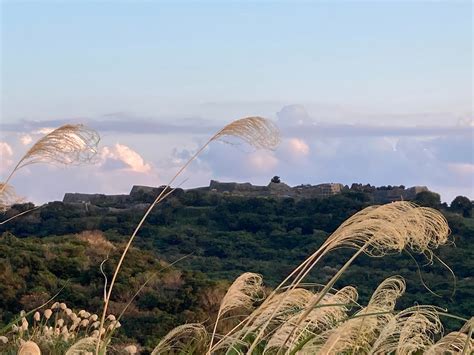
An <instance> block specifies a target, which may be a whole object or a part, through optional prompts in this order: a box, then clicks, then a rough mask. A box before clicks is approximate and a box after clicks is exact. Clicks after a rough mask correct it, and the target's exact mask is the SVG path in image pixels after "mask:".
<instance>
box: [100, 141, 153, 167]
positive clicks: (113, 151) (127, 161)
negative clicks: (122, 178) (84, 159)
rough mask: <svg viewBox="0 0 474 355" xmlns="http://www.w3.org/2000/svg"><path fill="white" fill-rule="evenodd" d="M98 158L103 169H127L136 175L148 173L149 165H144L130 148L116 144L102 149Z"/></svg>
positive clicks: (142, 160)
mask: <svg viewBox="0 0 474 355" xmlns="http://www.w3.org/2000/svg"><path fill="white" fill-rule="evenodd" d="M100 156H101V159H102V165H103V167H105V168H108V169H111V170H115V169H127V170H130V171H133V172H136V173H144V174H146V173H149V172H150V171H151V165H150V164H149V163H146V162H145V160H144V159H143V158H142V156H141V155H140V154H138V153H137V152H136V151H134V150H133V149H131V148H130V147H128V146H126V145H124V144H120V143H116V144H115V145H114V146H112V147H103V148H102V150H101V152H100Z"/></svg>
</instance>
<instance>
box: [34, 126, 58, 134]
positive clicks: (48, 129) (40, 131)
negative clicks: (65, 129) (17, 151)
mask: <svg viewBox="0 0 474 355" xmlns="http://www.w3.org/2000/svg"><path fill="white" fill-rule="evenodd" d="M54 130H55V128H53V127H42V128H39V129H37V130H35V131H33V132H32V134H42V135H46V134H50V133H51V132H52V131H54Z"/></svg>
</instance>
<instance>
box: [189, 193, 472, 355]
mask: <svg viewBox="0 0 474 355" xmlns="http://www.w3.org/2000/svg"><path fill="white" fill-rule="evenodd" d="M449 233H450V231H449V228H448V225H447V223H446V220H445V219H444V217H443V216H442V215H441V214H440V213H439V212H438V211H435V210H432V209H429V208H423V207H418V206H416V205H414V204H411V203H409V202H395V203H391V204H388V205H384V206H373V207H369V208H367V209H365V210H363V211H361V212H359V213H357V214H356V215H354V216H352V217H351V218H349V219H348V220H347V221H346V222H344V223H343V224H342V225H341V226H340V227H339V228H338V229H337V230H336V231H335V232H334V233H333V234H332V235H331V236H330V237H329V238H328V239H327V240H326V242H325V243H324V244H323V246H322V247H321V248H320V249H319V250H317V251H316V252H315V253H314V254H313V255H311V256H310V257H309V258H308V259H307V260H306V261H305V262H303V263H302V264H301V265H300V266H299V267H298V268H296V270H295V271H294V272H293V273H292V274H291V275H290V277H288V278H287V279H286V280H285V281H284V282H283V283H282V284H281V285H280V286H279V287H278V288H277V289H276V290H274V291H273V292H272V293H271V294H270V295H269V296H268V297H267V298H266V299H265V300H264V301H263V303H262V304H261V305H260V306H259V307H257V308H256V309H255V310H254V311H253V312H252V313H251V314H250V315H248V316H247V317H246V318H245V319H244V320H243V321H241V322H240V323H239V324H238V325H237V326H235V327H234V328H233V329H232V330H231V331H229V332H227V333H226V334H218V333H217V332H216V331H217V329H218V327H217V322H218V321H219V318H220V316H218V318H217V320H216V323H215V324H214V326H213V329H214V331H213V333H212V336H211V337H210V341H209V340H207V339H205V340H203V343H209V349H210V350H209V351H208V354H210V353H216V354H221V353H222V354H223V353H228V352H230V353H239V354H252V355H253V354H316V353H317V354H387V353H393V354H412V353H414V352H417V351H423V352H431V353H432V354H436V353H442V351H452V352H457V353H460V352H462V351H464V353H466V354H467V353H469V352H470V351H471V350H470V349H471V346H472V339H471V334H472V324H471V322H467V323H466V325H465V326H464V327H463V328H462V329H461V330H460V331H459V332H453V333H450V334H448V335H446V336H445V337H443V336H442V335H443V327H442V324H441V321H440V315H445V314H444V311H443V310H440V309H438V308H436V307H433V306H416V307H411V308H408V309H405V310H402V311H395V305H396V301H397V299H398V298H399V297H401V296H402V295H403V293H404V292H405V281H404V280H403V278H401V277H400V276H393V277H390V278H388V279H386V280H385V281H383V282H382V283H381V284H380V285H379V287H378V288H377V289H376V290H375V291H374V293H373V295H372V297H371V299H370V300H369V302H368V304H367V305H366V306H365V307H363V306H360V305H358V304H357V291H356V289H355V288H353V287H351V286H347V287H344V288H342V289H341V290H339V291H334V290H333V285H334V283H335V282H336V280H337V279H338V278H339V277H340V275H341V274H342V273H343V272H344V271H345V270H346V269H347V268H348V267H349V266H350V264H351V263H352V262H353V260H355V258H356V257H357V256H358V255H360V254H361V253H366V254H368V255H371V256H383V255H385V254H388V253H393V252H401V251H402V250H403V249H405V248H409V249H411V250H412V251H415V252H419V253H423V254H425V255H427V257H428V258H429V259H431V257H432V256H433V254H432V253H433V251H432V250H433V249H434V248H436V247H438V246H439V245H442V244H444V243H446V242H447V240H448V236H449ZM340 247H348V248H352V249H355V250H356V251H355V253H354V255H353V256H352V257H351V258H350V259H349V260H348V261H347V262H346V264H344V266H343V267H342V268H341V269H340V270H339V271H338V273H337V274H336V275H335V276H334V277H333V279H331V280H330V281H329V282H328V283H327V284H326V285H325V286H324V287H323V288H322V289H321V290H319V291H318V292H312V291H311V290H308V289H305V288H304V284H303V282H302V281H303V280H304V277H305V276H306V275H307V274H308V273H309V272H310V271H311V269H313V267H314V266H315V265H316V264H317V263H318V262H319V261H320V260H321V258H322V256H324V255H325V254H326V253H328V252H329V251H331V250H334V249H336V248H340ZM246 275H248V274H244V275H243V276H242V279H241V280H240V281H239V279H237V280H236V283H234V284H233V285H232V286H231V287H230V288H229V291H228V294H229V295H231V294H238V289H240V288H241V287H242V285H241V284H242V282H241V281H242V280H243V279H245V277H246ZM237 281H239V282H237ZM239 284H240V285H241V286H240V287H238V286H237V285H239ZM234 288H235V289H236V290H234ZM240 299H241V297H236V298H235V305H236V306H237V305H239V302H240ZM232 302H234V300H233V298H232V297H230V296H229V297H227V298H224V300H223V302H222V305H221V309H224V310H225V309H231V308H232V306H231V303H232ZM354 308H355V311H354V310H353V309H354ZM219 313H223V312H222V311H220V312H219ZM214 333H215V336H216V338H217V339H219V340H218V341H217V342H216V343H215V344H213V339H214ZM180 341H181V342H183V339H182V338H181V340H180ZM440 351H441V352H440Z"/></svg>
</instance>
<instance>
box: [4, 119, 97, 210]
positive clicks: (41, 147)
mask: <svg viewBox="0 0 474 355" xmlns="http://www.w3.org/2000/svg"><path fill="white" fill-rule="evenodd" d="M99 141H100V136H99V134H98V133H97V132H96V131H94V130H92V129H90V128H88V127H86V126H84V125H82V124H76V125H72V124H67V125H64V126H61V127H59V128H56V129H55V130H53V131H52V132H50V133H49V134H47V135H45V136H44V137H42V138H41V139H39V140H38V141H37V142H36V143H35V144H33V146H32V147H31V148H30V149H28V151H27V152H26V153H25V154H24V155H23V156H22V158H21V159H20V160H19V161H18V163H17V164H16V165H15V167H14V168H13V169H12V171H11V172H10V174H9V175H8V177H7V179H6V180H5V182H3V183H0V208H4V209H5V208H7V207H9V206H10V205H11V204H12V203H13V202H15V199H13V201H12V196H13V197H14V196H16V195H15V194H14V190H12V187H11V186H10V185H9V182H10V180H11V178H12V177H13V175H14V174H15V173H16V172H17V171H18V170H20V169H21V168H23V167H25V166H28V165H32V164H38V163H53V164H64V165H71V164H81V163H86V162H90V161H91V160H92V158H93V157H94V156H95V155H96V154H97V146H98V144H99Z"/></svg>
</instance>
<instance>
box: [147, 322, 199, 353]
mask: <svg viewBox="0 0 474 355" xmlns="http://www.w3.org/2000/svg"><path fill="white" fill-rule="evenodd" d="M206 339H207V331H206V328H204V326H203V325H202V324H200V323H189V324H183V325H180V326H178V327H176V328H174V329H173V330H171V331H170V332H169V333H168V334H166V335H165V336H164V338H163V339H161V341H160V342H159V343H158V345H157V346H156V347H155V348H154V349H153V351H152V352H151V355H158V354H164V353H166V352H168V351H171V350H173V351H175V352H176V353H178V354H179V353H184V354H187V353H190V352H189V350H190V349H194V348H197V347H199V346H200V344H202V343H205V342H206ZM186 350H188V352H186ZM196 354H199V351H196Z"/></svg>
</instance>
